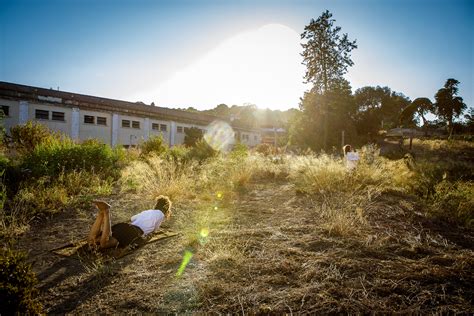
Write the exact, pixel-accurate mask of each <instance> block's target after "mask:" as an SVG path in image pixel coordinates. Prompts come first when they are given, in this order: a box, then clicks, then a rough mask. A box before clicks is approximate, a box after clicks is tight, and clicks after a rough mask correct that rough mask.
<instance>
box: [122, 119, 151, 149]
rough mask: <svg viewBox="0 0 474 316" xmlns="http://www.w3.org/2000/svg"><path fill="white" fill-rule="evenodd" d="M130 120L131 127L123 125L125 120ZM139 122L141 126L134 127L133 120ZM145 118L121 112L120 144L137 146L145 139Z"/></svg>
mask: <svg viewBox="0 0 474 316" xmlns="http://www.w3.org/2000/svg"><path fill="white" fill-rule="evenodd" d="M124 120H126V121H129V122H130V127H122V126H123V121H124ZM133 121H135V122H139V124H140V126H139V128H133V127H132V124H133V123H132V122H133ZM144 123H145V119H144V118H143V117H137V116H131V115H122V114H119V122H118V124H119V125H118V140H117V141H118V144H121V145H126V146H130V145H131V146H136V145H138V144H139V143H140V142H143V141H144V140H145V125H144Z"/></svg>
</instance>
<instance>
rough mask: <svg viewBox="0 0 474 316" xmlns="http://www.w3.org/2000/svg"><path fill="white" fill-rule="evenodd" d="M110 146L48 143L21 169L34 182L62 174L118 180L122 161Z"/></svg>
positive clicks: (61, 141) (26, 159)
mask: <svg viewBox="0 0 474 316" xmlns="http://www.w3.org/2000/svg"><path fill="white" fill-rule="evenodd" d="M115 153H116V152H115V151H113V150H112V149H111V148H110V146H107V145H105V144H101V143H99V142H97V141H87V142H84V143H83V144H76V143H74V142H73V141H72V140H71V139H69V138H64V139H56V138H53V139H49V140H47V141H45V142H43V143H41V144H39V145H37V146H36V147H35V149H34V150H33V151H32V152H30V153H28V154H26V155H25V157H24V159H23V163H22V167H23V168H25V169H28V170H30V172H31V175H32V176H33V177H34V178H39V177H42V176H51V177H54V176H58V175H59V174H60V173H61V172H66V173H67V172H72V171H88V172H95V173H99V174H106V175H112V176H115V177H118V175H119V172H118V170H117V164H118V162H119V157H117V155H116V154H115Z"/></svg>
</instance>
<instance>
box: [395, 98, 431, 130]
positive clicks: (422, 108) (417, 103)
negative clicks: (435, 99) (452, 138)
mask: <svg viewBox="0 0 474 316" xmlns="http://www.w3.org/2000/svg"><path fill="white" fill-rule="evenodd" d="M433 111H434V108H433V103H432V102H431V100H430V99H428V98H416V99H415V100H413V102H412V103H410V104H409V105H408V106H407V107H406V108H404V109H403V111H402V113H401V114H400V123H402V124H403V123H404V122H411V121H413V119H414V116H415V114H418V116H419V117H421V119H422V121H423V128H424V129H425V130H426V127H427V121H426V118H425V115H426V114H428V113H430V112H433Z"/></svg>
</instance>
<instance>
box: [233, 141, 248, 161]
mask: <svg viewBox="0 0 474 316" xmlns="http://www.w3.org/2000/svg"><path fill="white" fill-rule="evenodd" d="M248 155H249V149H248V147H247V146H246V145H245V144H242V143H237V144H235V145H234V148H232V151H231V152H230V157H231V158H234V159H243V158H245V157H247V156H248Z"/></svg>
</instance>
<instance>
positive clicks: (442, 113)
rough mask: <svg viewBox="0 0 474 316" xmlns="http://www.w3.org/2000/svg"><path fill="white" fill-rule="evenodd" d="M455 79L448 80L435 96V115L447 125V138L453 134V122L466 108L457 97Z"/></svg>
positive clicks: (456, 82) (457, 82)
mask: <svg viewBox="0 0 474 316" xmlns="http://www.w3.org/2000/svg"><path fill="white" fill-rule="evenodd" d="M459 83H460V82H459V81H457V80H456V79H452V78H450V79H448V80H446V83H445V84H444V87H443V88H441V89H439V90H438V92H436V94H435V100H436V102H435V111H436V114H437V115H438V116H439V117H440V118H441V119H443V120H444V121H445V122H446V123H447V127H448V133H449V138H451V136H452V134H453V121H454V119H455V118H457V117H459V116H460V115H461V114H462V112H463V111H464V110H465V109H466V108H467V106H466V104H465V103H464V102H463V99H462V98H461V97H460V96H458V95H457V94H458V84H459Z"/></svg>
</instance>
